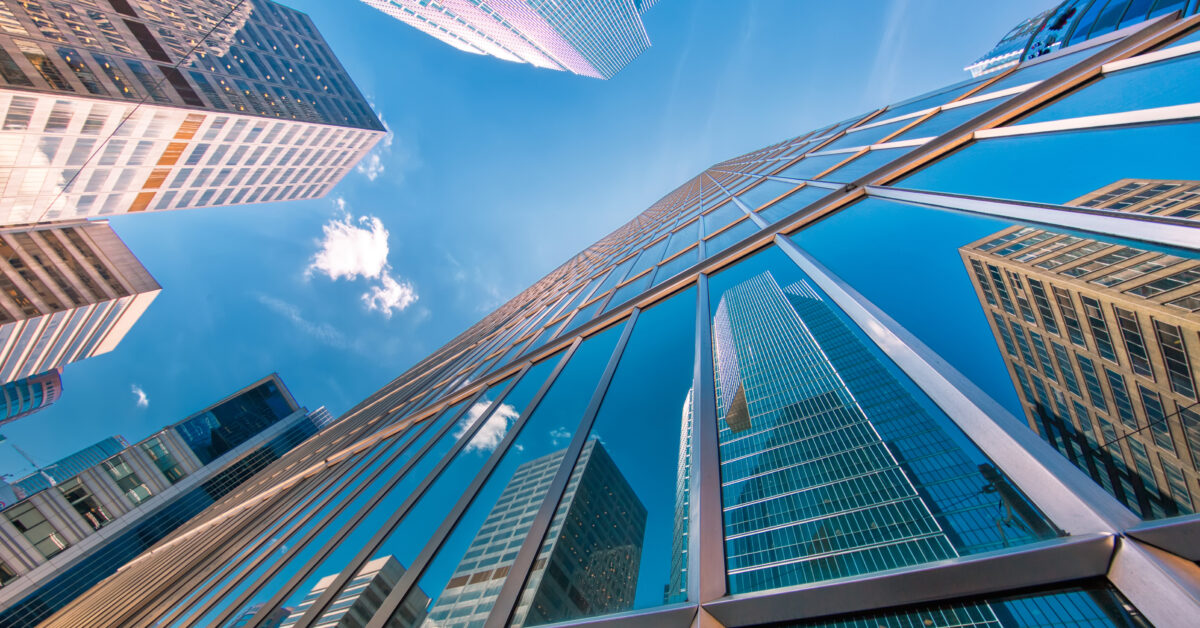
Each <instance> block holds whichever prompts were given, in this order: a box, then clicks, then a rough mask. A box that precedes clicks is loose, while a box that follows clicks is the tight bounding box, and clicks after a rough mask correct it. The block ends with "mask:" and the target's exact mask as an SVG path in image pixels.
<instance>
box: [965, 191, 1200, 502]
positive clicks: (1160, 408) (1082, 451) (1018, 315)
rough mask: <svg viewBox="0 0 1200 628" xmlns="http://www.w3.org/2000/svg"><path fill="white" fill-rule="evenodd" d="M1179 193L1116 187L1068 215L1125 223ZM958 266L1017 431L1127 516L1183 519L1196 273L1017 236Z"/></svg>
mask: <svg viewBox="0 0 1200 628" xmlns="http://www.w3.org/2000/svg"><path fill="white" fill-rule="evenodd" d="M1196 185H1200V183H1198V184H1196ZM1168 186H1171V187H1169V189H1161V188H1167V187H1168ZM1191 187H1193V185H1191V184H1184V183H1183V182H1169V183H1167V182H1162V183H1160V182H1119V183H1118V184H1114V185H1112V186H1108V187H1106V188H1103V189H1101V190H1099V191H1097V192H1095V193H1093V194H1089V195H1087V196H1085V197H1083V198H1081V199H1077V200H1076V201H1074V202H1073V203H1072V204H1075V205H1083V206H1087V207H1104V208H1113V209H1122V210H1124V211H1139V210H1144V209H1145V208H1153V207H1156V206H1163V205H1169V204H1170V203H1173V202H1174V200H1171V199H1174V198H1175V197H1177V196H1179V195H1180V193H1186V194H1191V192H1188V191H1187V190H1189V189H1190V188H1191ZM1192 202H1195V201H1194V200H1193V201H1192ZM1169 209H1170V210H1176V209H1177V206H1174V205H1172V206H1171V207H1170V208H1169ZM960 252H961V253H962V256H963V261H964V263H965V264H966V268H967V272H968V274H969V275H970V277H971V282H972V283H973V284H974V286H975V291H976V294H977V296H978V298H979V300H980V303H981V304H982V305H983V309H984V311H985V312H986V314H987V318H988V323H989V325H991V329H992V333H993V335H995V337H996V343H997V345H998V346H999V347H1000V353H1001V355H1003V356H1004V361H1005V364H1006V365H1007V366H1008V372H1009V376H1010V377H1012V379H1013V382H1014V383H1015V388H1016V391H1017V395H1018V397H1019V398H1020V400H1021V407H1022V408H1023V409H1024V410H1025V414H1026V418H1027V419H1028V421H1029V425H1030V426H1031V427H1032V428H1033V429H1034V430H1035V431H1036V432H1037V433H1038V434H1039V435H1041V436H1042V438H1044V439H1045V440H1046V441H1047V442H1049V443H1050V444H1052V445H1054V446H1055V447H1056V448H1058V449H1059V450H1060V451H1061V452H1062V453H1063V455H1065V456H1066V457H1067V458H1069V459H1070V460H1071V461H1072V462H1073V463H1074V464H1075V465H1076V466H1078V467H1080V468H1081V469H1083V470H1084V471H1086V472H1087V473H1088V474H1089V475H1091V476H1092V477H1093V478H1094V479H1095V480H1096V481H1097V482H1098V483H1099V484H1100V485H1101V486H1103V487H1104V488H1105V489H1107V490H1108V491H1109V492H1110V493H1112V494H1113V495H1115V496H1116V497H1117V498H1118V499H1120V500H1121V501H1122V502H1123V503H1125V504H1126V505H1127V506H1129V507H1130V508H1132V509H1133V510H1134V511H1136V512H1139V513H1142V514H1143V515H1145V516H1148V517H1156V518H1157V517H1163V516H1166V515H1170V514H1177V513H1188V512H1194V511H1195V510H1196V508H1197V507H1198V506H1200V501H1197V499H1198V498H1197V495H1198V493H1197V491H1198V490H1200V484H1198V481H1200V473H1198V471H1197V470H1198V468H1200V407H1197V405H1196V403H1197V402H1196V399H1197V396H1196V395H1197V380H1198V379H1200V371H1197V367H1196V365H1195V363H1194V362H1193V360H1194V358H1193V357H1192V356H1196V355H1200V344H1197V341H1198V340H1200V336H1198V335H1197V334H1198V332H1200V264H1198V263H1197V262H1196V261H1195V260H1190V259H1185V258H1182V257H1177V256H1174V255H1170V254H1166V253H1161V252H1159V251H1155V250H1151V249H1149V248H1138V247H1136V246H1126V245H1124V244H1112V243H1109V242H1102V241H1099V240H1093V239H1088V238H1081V237H1077V236H1073V235H1067V234H1062V233H1057V232H1053V231H1046V230H1043V229H1035V228H1032V227H1020V226H1014V227H1010V228H1007V229H1003V230H1001V231H998V232H996V233H993V234H990V235H988V236H986V237H984V238H982V239H980V240H978V241H976V242H972V243H971V244H968V245H966V246H964V247H962V249H960Z"/></svg>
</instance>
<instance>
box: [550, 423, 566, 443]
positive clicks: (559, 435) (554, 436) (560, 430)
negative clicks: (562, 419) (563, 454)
mask: <svg viewBox="0 0 1200 628" xmlns="http://www.w3.org/2000/svg"><path fill="white" fill-rule="evenodd" d="M567 440H571V432H570V431H569V430H567V428H565V427H556V428H554V429H552V430H550V443H551V444H552V445H553V446H555V447H558V446H559V444H561V443H562V442H563V441H567Z"/></svg>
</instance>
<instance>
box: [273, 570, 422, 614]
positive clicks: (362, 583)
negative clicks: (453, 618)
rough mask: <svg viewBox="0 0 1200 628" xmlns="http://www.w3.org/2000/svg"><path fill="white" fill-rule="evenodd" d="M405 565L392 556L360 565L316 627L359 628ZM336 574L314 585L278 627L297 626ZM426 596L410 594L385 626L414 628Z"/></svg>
mask: <svg viewBox="0 0 1200 628" xmlns="http://www.w3.org/2000/svg"><path fill="white" fill-rule="evenodd" d="M404 571H405V569H404V566H403V565H401V564H400V561H398V560H396V559H395V558H394V557H392V556H384V557H382V558H376V559H375V560H372V561H371V562H369V563H367V564H365V565H363V566H362V569H360V570H359V572H358V574H356V575H355V576H354V579H353V580H351V581H350V583H349V584H347V585H346V588H345V589H343V590H342V593H341V594H340V595H338V597H337V599H336V600H334V601H333V603H332V604H330V606H329V609H328V610H326V611H325V612H324V613H322V614H321V616H320V617H319V618H318V619H317V622H316V625H318V626H325V627H329V628H362V626H366V625H367V622H368V621H370V619H371V616H372V615H374V614H375V611H376V610H377V609H378V608H379V602H380V601H381V600H383V599H384V598H386V597H387V596H388V593H391V592H392V589H393V588H394V587H395V586H396V583H397V582H399V581H400V577H401V576H403V575H404ZM336 577H337V574H332V575H329V576H326V577H324V578H321V579H320V580H318V581H317V584H316V585H314V586H313V589H312V591H309V593H308V595H306V596H305V597H304V599H303V600H302V601H301V602H300V604H298V605H297V606H296V610H294V611H292V614H291V615H289V616H288V618H287V620H285V621H284V622H283V623H282V624H281V625H280V626H281V628H288V627H289V626H294V625H296V623H297V622H299V621H300V618H301V617H303V616H304V613H305V611H307V610H308V608H309V607H310V606H312V605H313V602H315V601H317V598H319V597H321V594H322V593H324V592H325V589H328V588H329V585H330V584H332V583H333V580H334V578H336ZM428 604H429V597H427V596H426V595H425V594H424V592H422V591H421V590H420V589H419V588H417V589H415V590H414V592H413V593H411V594H409V595H408V596H407V597H406V598H405V600H404V605H403V606H402V607H400V609H399V610H397V612H396V615H395V616H394V617H392V618H391V619H390V620H389V621H388V622H387V623H386V624H385V626H386V627H387V628H416V627H417V626H420V625H421V623H422V620H423V619H425V606H426V605H428Z"/></svg>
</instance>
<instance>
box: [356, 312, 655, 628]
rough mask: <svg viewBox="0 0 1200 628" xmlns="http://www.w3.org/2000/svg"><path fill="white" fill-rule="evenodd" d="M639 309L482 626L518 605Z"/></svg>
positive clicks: (376, 622)
mask: <svg viewBox="0 0 1200 628" xmlns="http://www.w3.org/2000/svg"><path fill="white" fill-rule="evenodd" d="M640 312H641V310H640V309H638V308H636V307H635V308H633V312H632V313H631V314H630V315H629V320H627V321H626V322H625V329H622V330H621V338H620V339H619V340H617V345H616V347H614V348H613V352H612V355H611V356H609V358H608V364H607V365H606V366H605V368H604V373H603V374H602V375H601V376H600V381H599V382H597V383H596V390H595V391H593V393H592V398H591V400H590V401H589V402H588V407H587V410H585V411H584V413H583V417H582V418H581V419H580V421H579V426H578V427H577V428H576V429H575V435H574V436H573V437H572V438H571V444H570V445H568V446H567V451H566V453H564V454H563V461H562V463H561V464H560V465H559V467H558V472H557V473H556V474H555V475H554V479H553V480H551V482H550V486H549V488H547V489H546V497H545V498H544V499H542V506H541V508H539V509H538V512H537V515H535V516H534V519H533V523H532V524H530V526H529V533H528V534H526V536H525V542H524V543H522V544H521V549H520V550H519V551H518V552H517V557H516V558H515V559H514V560H513V564H512V566H511V567H509V570H508V577H506V578H505V579H504V585H503V586H502V587H501V589H500V593H499V595H498V596H497V597H496V601H495V602H494V603H493V604H492V612H491V614H490V615H488V618H487V622H486V623H485V624H484V628H504V627H505V626H507V625H508V619H509V617H511V616H512V614H513V611H514V610H516V608H517V602H519V601H520V598H521V592H522V590H523V589H524V588H525V580H526V579H527V578H528V577H529V572H530V570H531V569H532V568H533V562H534V560H536V559H537V555H538V553H539V552H540V551H541V549H542V539H544V538H545V537H546V531H547V530H549V529H550V522H551V520H553V519H554V512H555V511H556V510H558V502H559V501H560V500H562V496H563V493H565V492H566V490H567V482H568V481H570V479H571V473H572V472H574V470H575V464H576V463H577V462H578V461H579V454H580V453H581V452H582V451H583V446H584V445H585V444H586V443H587V437H588V434H589V433H590V432H591V431H592V424H593V423H594V422H595V420H596V414H598V413H599V412H600V404H601V403H603V402H604V395H605V394H606V393H607V392H608V386H609V384H611V383H612V378H613V374H614V373H616V371H617V364H619V363H620V361H621V354H623V353H624V352H625V345H626V344H627V343H628V342H629V336H630V335H631V334H632V333H633V327H634V324H635V323H637V319H638V314H639V313H640ZM390 618H391V614H390V613H389V614H387V615H382V614H380V613H376V614H375V617H373V618H372V619H371V623H370V624H368V625H367V628H383V626H384V624H385V622H386V621H387V620H388V619H390Z"/></svg>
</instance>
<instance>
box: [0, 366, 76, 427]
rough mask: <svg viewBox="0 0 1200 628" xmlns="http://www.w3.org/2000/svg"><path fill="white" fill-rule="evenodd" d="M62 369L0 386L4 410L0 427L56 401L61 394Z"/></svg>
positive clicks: (0, 416) (56, 368)
mask: <svg viewBox="0 0 1200 628" xmlns="http://www.w3.org/2000/svg"><path fill="white" fill-rule="evenodd" d="M61 374H62V367H55V368H53V369H50V370H49V371H46V372H45V373H39V374H38V375H31V376H29V377H26V378H24V379H19V380H17V381H15V382H9V383H7V384H4V385H3V386H0V392H3V394H4V410H3V411H2V414H0V425H4V424H5V423H8V422H10V421H16V420H17V419H20V418H23V417H27V416H29V415H31V414H33V413H34V412H37V411H38V410H41V409H42V408H45V407H46V406H48V405H50V404H52V403H54V402H55V401H58V397H59V395H61V394H62V377H61Z"/></svg>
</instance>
